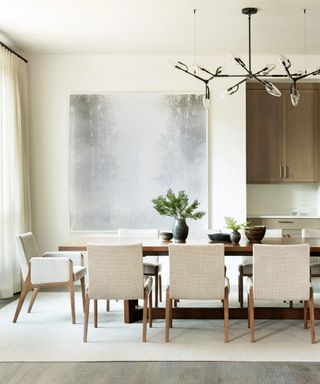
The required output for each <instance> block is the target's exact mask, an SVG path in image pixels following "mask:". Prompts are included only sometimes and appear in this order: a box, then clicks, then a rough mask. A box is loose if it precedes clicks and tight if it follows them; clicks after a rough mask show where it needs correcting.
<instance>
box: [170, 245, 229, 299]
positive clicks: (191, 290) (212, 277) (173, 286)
mask: <svg viewBox="0 0 320 384" xmlns="http://www.w3.org/2000/svg"><path fill="white" fill-rule="evenodd" d="M169 258H170V297H171V298H172V299H200V300H201V299H202V300H220V299H223V298H224V288H225V277H224V245H223V244H208V245H185V244H169Z"/></svg>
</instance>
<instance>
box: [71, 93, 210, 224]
mask: <svg viewBox="0 0 320 384" xmlns="http://www.w3.org/2000/svg"><path fill="white" fill-rule="evenodd" d="M206 114H207V112H206V110H205V108H204V107H203V104H202V95H194V94H179V95H178V94H157V93H114V94H90V95H89V94H86V95H79V94H76V95H71V96H70V230H72V231H108V230H116V229H118V228H120V227H126V228H160V229H168V228H170V227H171V226H172V222H173V220H172V218H162V217H161V216H159V214H158V213H157V212H156V211H155V210H154V209H153V207H152V202H151V199H152V198H154V197H156V196H158V195H159V194H165V193H166V191H167V190H168V189H169V188H172V189H173V191H176V192H177V191H179V190H185V191H186V192H187V194H188V195H189V196H190V199H194V198H197V199H198V200H199V201H200V202H201V205H200V209H201V210H204V211H206V212H207V193H208V192H207V189H208V188H207V128H206V125H207V116H206ZM188 224H190V226H191V227H192V226H194V227H197V228H201V227H204V228H205V227H206V226H207V215H206V216H205V217H204V218H203V219H202V220H200V221H199V222H192V223H191V221H189V222H188Z"/></svg>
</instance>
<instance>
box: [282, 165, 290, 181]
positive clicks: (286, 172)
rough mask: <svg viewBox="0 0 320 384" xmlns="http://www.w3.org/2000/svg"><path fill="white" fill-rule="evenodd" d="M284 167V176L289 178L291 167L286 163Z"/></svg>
mask: <svg viewBox="0 0 320 384" xmlns="http://www.w3.org/2000/svg"><path fill="white" fill-rule="evenodd" d="M283 168H284V178H285V179H287V178H288V174H289V167H288V166H287V165H285V166H284V167H283Z"/></svg>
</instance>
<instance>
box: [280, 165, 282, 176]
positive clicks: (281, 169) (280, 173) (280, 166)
mask: <svg viewBox="0 0 320 384" xmlns="http://www.w3.org/2000/svg"><path fill="white" fill-rule="evenodd" d="M280 179H282V165H280Z"/></svg>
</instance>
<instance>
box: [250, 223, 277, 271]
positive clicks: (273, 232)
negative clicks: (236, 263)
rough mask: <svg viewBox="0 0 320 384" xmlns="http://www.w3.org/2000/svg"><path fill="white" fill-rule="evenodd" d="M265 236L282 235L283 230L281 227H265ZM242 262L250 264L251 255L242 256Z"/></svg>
mask: <svg viewBox="0 0 320 384" xmlns="http://www.w3.org/2000/svg"><path fill="white" fill-rule="evenodd" d="M264 237H265V238H268V237H279V238H281V237H283V230H282V229H267V230H266V234H265V235H264ZM242 264H252V257H251V256H242Z"/></svg>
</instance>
